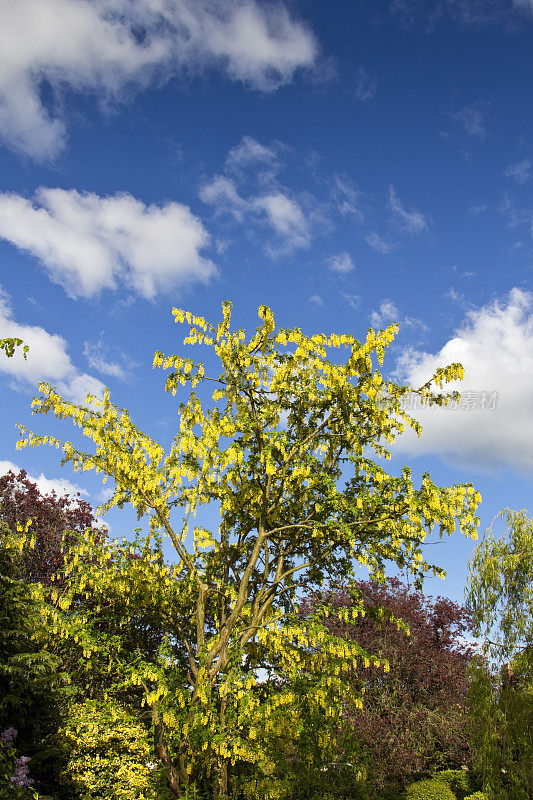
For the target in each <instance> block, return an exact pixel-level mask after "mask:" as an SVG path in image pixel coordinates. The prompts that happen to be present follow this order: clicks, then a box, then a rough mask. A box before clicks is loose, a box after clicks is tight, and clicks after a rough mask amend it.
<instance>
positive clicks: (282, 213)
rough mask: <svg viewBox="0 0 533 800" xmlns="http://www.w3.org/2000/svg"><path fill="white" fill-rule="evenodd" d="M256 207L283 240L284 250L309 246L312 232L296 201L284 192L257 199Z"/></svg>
mask: <svg viewBox="0 0 533 800" xmlns="http://www.w3.org/2000/svg"><path fill="white" fill-rule="evenodd" d="M254 207H255V208H256V209H258V210H259V211H263V212H264V213H265V215H266V218H267V221H268V222H269V223H270V225H271V226H272V228H273V229H274V230H275V232H276V233H277V234H278V236H279V237H280V239H281V240H282V242H283V248H284V249H287V250H292V249H293V248H297V247H308V246H309V244H310V241H311V232H310V230H309V225H308V222H307V219H306V216H305V214H304V213H303V211H302V209H301V208H300V206H299V204H298V203H297V202H296V200H293V199H291V198H290V197H288V196H287V195H286V194H284V193H283V192H275V193H273V194H267V195H263V196H261V197H256V199H255V200H254Z"/></svg>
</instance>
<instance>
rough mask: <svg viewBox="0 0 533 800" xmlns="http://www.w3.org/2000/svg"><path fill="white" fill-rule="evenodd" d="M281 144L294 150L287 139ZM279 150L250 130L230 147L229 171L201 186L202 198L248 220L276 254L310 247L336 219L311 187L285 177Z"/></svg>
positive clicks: (217, 211) (250, 230) (249, 229)
mask: <svg viewBox="0 0 533 800" xmlns="http://www.w3.org/2000/svg"><path fill="white" fill-rule="evenodd" d="M275 146H276V150H288V148H286V147H285V145H283V143H282V142H276V143H275ZM276 150H274V148H273V147H267V146H265V145H262V144H261V143H260V142H257V141H256V140H255V139H252V138H251V137H246V136H245V137H244V138H243V139H241V141H240V142H239V144H238V145H237V146H236V147H234V148H233V149H232V150H230V152H229V154H228V157H227V158H226V162H225V169H224V173H223V174H222V175H215V176H214V177H213V178H212V179H211V180H209V181H208V182H207V183H204V185H203V186H202V187H201V188H200V191H199V196H200V199H201V200H202V201H203V202H204V203H206V204H208V205H211V206H212V207H213V209H214V216H215V218H217V217H220V216H221V215H226V216H228V217H230V218H231V219H232V221H233V223H239V224H243V223H245V224H246V233H247V235H249V236H250V237H253V239H254V241H256V242H257V241H260V242H261V243H262V244H263V247H264V249H265V250H266V252H267V253H269V254H270V255H271V256H273V257H275V256H278V255H282V254H288V253H291V252H292V251H293V250H296V249H299V248H306V247H309V245H310V243H311V240H312V238H313V236H314V235H315V233H316V232H317V231H318V230H320V231H324V230H327V229H328V228H329V227H330V224H331V223H330V220H329V218H328V217H327V215H326V214H325V213H324V207H321V205H320V204H319V203H318V201H317V200H316V198H314V197H313V196H312V195H311V194H310V193H309V192H305V191H301V192H293V191H291V190H290V189H289V188H288V187H286V186H283V185H282V184H281V183H280V181H279V180H278V177H277V172H278V170H279V168H280V162H279V161H278V159H277V155H276ZM265 231H266V233H267V235H266V236H265ZM272 233H274V236H272Z"/></svg>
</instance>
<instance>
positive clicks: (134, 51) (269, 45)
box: [0, 0, 318, 159]
mask: <svg viewBox="0 0 533 800" xmlns="http://www.w3.org/2000/svg"><path fill="white" fill-rule="evenodd" d="M0 13H1V18H2V25H1V26H0V52H1V53H2V59H1V61H0V136H1V137H2V138H3V139H4V141H5V142H6V143H7V144H8V145H10V146H11V147H13V148H14V149H16V150H19V151H21V152H23V153H26V154H29V155H30V156H32V157H34V158H37V159H50V158H53V157H55V156H56V155H57V154H58V153H59V152H60V151H61V149H62V148H63V147H64V145H65V141H66V137H67V131H66V125H65V120H64V119H63V118H62V117H61V115H60V114H59V112H58V111H57V109H55V108H54V107H53V106H50V105H49V104H47V103H45V101H44V100H43V96H42V87H43V85H44V84H45V83H47V84H48V85H49V86H51V87H52V89H53V90H54V91H56V92H57V91H62V90H64V89H67V88H68V89H70V90H71V91H75V92H90V93H93V94H96V96H97V97H99V98H100V99H101V100H102V103H103V104H110V103H112V102H113V101H117V100H120V99H123V98H124V97H125V96H126V93H127V92H129V93H130V94H131V92H132V90H136V89H142V88H146V87H147V86H149V85H150V84H151V83H154V82H158V83H162V82H165V81H167V80H169V79H170V78H171V77H172V76H173V75H179V74H180V73H183V72H184V71H187V72H188V73H191V72H195V71H200V70H202V69H205V68H208V67H218V68H220V69H222V70H223V71H224V72H225V74H226V75H227V76H228V77H229V78H230V79H233V80H237V81H241V82H243V83H244V84H246V85H248V86H250V87H251V88H253V89H258V90H261V91H272V90H275V89H277V88H278V87H279V86H281V85H283V84H286V83H288V82H290V81H291V80H292V79H293V77H294V74H295V72H296V71H297V70H298V69H300V68H302V67H312V66H313V64H314V62H315V60H316V58H317V54H318V46H317V42H316V39H315V37H314V35H313V34H312V33H311V31H310V30H309V28H308V27H307V26H306V25H305V24H304V23H303V22H301V21H299V20H296V19H294V18H293V17H291V15H290V14H289V12H288V11H287V9H286V8H285V6H284V5H283V4H281V3H276V4H272V3H267V2H259V0H93V2H87V0H17V2H12V0H0Z"/></svg>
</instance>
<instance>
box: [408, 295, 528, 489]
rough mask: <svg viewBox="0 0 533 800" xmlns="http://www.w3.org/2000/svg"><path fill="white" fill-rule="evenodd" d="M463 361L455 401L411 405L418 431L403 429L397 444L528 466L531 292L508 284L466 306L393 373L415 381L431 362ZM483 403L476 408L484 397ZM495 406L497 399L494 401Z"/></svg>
mask: <svg viewBox="0 0 533 800" xmlns="http://www.w3.org/2000/svg"><path fill="white" fill-rule="evenodd" d="M456 361H458V362H460V363H461V364H462V365H463V367H464V369H465V378H464V380H463V381H455V382H454V383H453V384H447V385H446V387H445V388H446V390H447V391H448V390H449V391H452V390H454V389H457V390H458V391H460V392H461V394H462V401H463V404H464V405H466V406H468V405H469V404H470V405H471V406H473V408H471V410H463V409H462V408H461V407H458V408H449V407H447V408H438V407H432V408H425V409H420V408H419V409H417V410H416V411H414V410H413V411H410V413H411V414H412V415H413V416H414V417H416V418H417V419H419V420H420V422H421V423H422V426H423V434H422V436H421V438H420V439H418V438H417V436H416V434H414V433H413V432H412V431H407V432H406V433H405V434H404V435H402V436H401V437H400V438H399V439H398V440H397V442H396V444H395V445H394V449H395V450H398V451H400V452H406V453H410V454H411V455H422V454H430V453H431V454H437V455H441V456H442V457H443V458H444V459H445V460H449V461H452V460H453V462H454V463H457V462H460V463H462V464H464V465H465V466H468V467H474V468H478V469H481V470H483V469H485V470H491V469H494V468H497V467H501V466H506V467H510V468H513V469H515V470H518V471H522V472H525V473H528V474H531V472H532V471H533V393H532V388H533V387H532V383H531V376H532V375H533V293H531V292H526V291H522V290H521V289H516V288H515V289H513V290H512V291H511V292H510V294H509V296H508V298H506V300H505V301H499V300H496V301H495V302H493V303H491V304H489V305H487V306H484V307H482V308H479V309H475V310H472V311H469V312H468V313H467V315H466V319H465V321H464V323H463V325H462V326H461V327H460V328H459V329H458V330H457V331H456V332H455V335H454V336H453V337H452V338H451V339H450V340H449V341H448V342H446V344H445V345H444V346H443V347H442V348H441V349H440V350H439V351H438V352H437V353H427V352H421V351H416V350H413V349H408V350H406V351H405V352H404V353H403V355H402V356H401V358H400V359H399V361H398V364H397V375H398V376H399V377H400V378H401V379H402V380H403V381H405V382H406V383H407V384H409V385H411V386H412V387H413V388H417V387H419V386H421V385H422V384H423V383H425V382H426V381H427V380H428V379H429V378H430V377H431V375H432V374H433V373H434V372H435V369H436V368H437V367H439V366H446V365H447V364H450V363H452V362H456ZM483 404H484V405H485V410H480V407H481V406H482V405H483ZM494 406H495V407H494Z"/></svg>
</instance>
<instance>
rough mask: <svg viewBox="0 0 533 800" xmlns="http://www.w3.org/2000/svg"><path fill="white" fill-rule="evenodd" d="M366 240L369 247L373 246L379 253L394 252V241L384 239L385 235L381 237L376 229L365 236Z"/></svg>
mask: <svg viewBox="0 0 533 800" xmlns="http://www.w3.org/2000/svg"><path fill="white" fill-rule="evenodd" d="M365 242H366V243H367V245H368V246H369V247H371V248H372V249H373V250H375V251H376V252H377V253H381V254H382V255H386V254H387V253H392V251H393V250H394V245H393V244H392V242H388V241H387V240H386V239H383V237H381V236H380V235H379V234H378V233H376V232H375V231H371V232H370V233H368V234H367V235H366V236H365Z"/></svg>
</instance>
